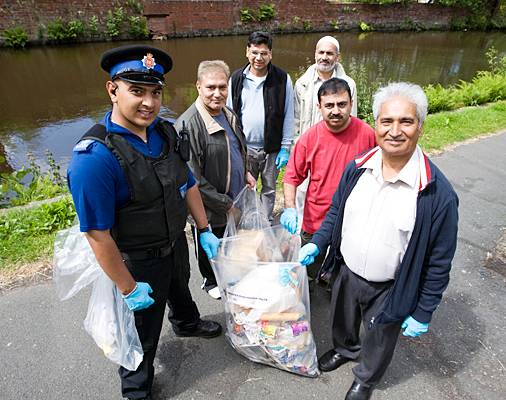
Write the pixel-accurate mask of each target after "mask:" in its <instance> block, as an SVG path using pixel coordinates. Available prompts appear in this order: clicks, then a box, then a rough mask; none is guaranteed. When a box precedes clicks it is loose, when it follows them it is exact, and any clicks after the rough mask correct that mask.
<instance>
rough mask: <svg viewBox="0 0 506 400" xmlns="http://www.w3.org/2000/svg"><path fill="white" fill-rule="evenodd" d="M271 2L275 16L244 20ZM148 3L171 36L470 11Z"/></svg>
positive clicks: (404, 24)
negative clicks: (249, 11)
mask: <svg viewBox="0 0 506 400" xmlns="http://www.w3.org/2000/svg"><path fill="white" fill-rule="evenodd" d="M266 3H269V4H270V3H272V4H274V6H275V7H274V8H275V10H276V12H277V15H276V18H275V19H274V20H273V21H269V22H265V23H263V24H259V23H242V22H241V19H240V10H241V9H243V8H249V9H252V10H258V8H259V6H260V5H262V4H266ZM144 4H145V6H144V14H145V15H146V16H147V17H148V20H149V28H150V30H151V31H152V32H155V33H157V34H161V35H170V36H182V35H183V36H186V35H190V36H191V35H202V34H206V33H215V34H220V33H221V34H227V33H240V32H249V31H252V30H255V29H258V28H261V27H264V28H265V27H267V28H270V29H275V30H281V31H282V30H286V31H293V30H296V31H297V30H299V31H303V30H305V29H307V30H331V29H335V28H334V27H335V25H336V23H337V26H338V27H339V28H338V29H354V28H357V26H358V24H359V23H360V22H362V21H363V22H366V23H367V24H369V25H371V26H373V27H374V28H375V29H399V28H404V29H406V28H409V27H413V25H416V24H418V25H419V26H420V27H422V26H424V27H426V28H430V29H438V28H439V29H448V28H449V27H450V24H451V19H452V17H455V16H462V15H465V12H464V11H462V10H455V9H451V8H446V7H440V6H435V5H426V4H416V3H413V4H409V5H407V6H403V5H391V6H384V5H383V6H381V5H371V4H336V3H335V2H332V1H327V0H305V1H296V0H242V1H228V0H222V1H205V0H193V1H192V0H189V1H182V0H174V1H170V0H169V1H167V0H166V1H162V0H155V1H149V0H146V1H145V3H144Z"/></svg>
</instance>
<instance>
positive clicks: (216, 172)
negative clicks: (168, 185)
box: [175, 60, 256, 299]
mask: <svg viewBox="0 0 506 400" xmlns="http://www.w3.org/2000/svg"><path fill="white" fill-rule="evenodd" d="M229 76H230V69H229V68H228V66H227V64H225V63H224V62H223V61H221V60H214V61H202V62H201V63H200V65H199V67H198V71H197V83H196V86H197V91H198V93H199V96H198V98H197V100H195V103H193V104H192V105H191V106H190V107H189V108H188V109H187V110H186V111H185V112H184V113H183V114H182V115H181V116H180V117H179V118H178V119H177V121H176V125H175V127H176V130H177V131H181V130H182V129H183V128H185V129H186V130H187V131H188V134H189V138H190V161H189V165H190V169H191V170H192V172H193V175H194V176H195V178H196V180H197V182H198V183H199V189H200V193H201V196H202V201H203V202H204V207H205V210H206V214H207V218H208V220H209V224H210V226H209V227H208V228H205V229H212V231H213V233H214V234H215V235H216V236H217V237H219V238H221V237H223V234H224V233H225V227H226V224H227V212H228V210H230V208H231V207H232V202H233V199H234V198H235V197H236V196H237V194H238V193H239V192H240V191H241V190H242V189H243V187H244V186H245V185H246V184H247V185H248V186H250V187H255V185H256V181H255V178H253V176H252V175H251V174H250V173H249V172H248V168H247V152H246V139H245V137H244V134H243V133H242V131H241V129H240V127H239V125H238V119H237V116H236V115H235V114H234V112H233V111H232V110H230V109H229V108H227V107H226V105H225V103H226V100H227V96H228V78H229ZM193 231H194V230H193ZM194 233H195V232H194ZM195 236H197V237H198V235H195ZM197 257H198V262H199V269H200V273H201V274H202V276H203V278H204V283H203V285H202V288H203V289H204V290H206V291H207V293H209V295H210V296H211V297H213V298H216V299H219V298H220V293H219V289H218V287H217V284H216V278H215V276H214V273H213V270H212V268H211V264H210V263H209V260H208V258H207V256H206V254H205V252H204V250H203V249H202V247H201V245H200V242H199V244H198V250H197Z"/></svg>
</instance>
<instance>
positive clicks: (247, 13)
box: [239, 8, 255, 23]
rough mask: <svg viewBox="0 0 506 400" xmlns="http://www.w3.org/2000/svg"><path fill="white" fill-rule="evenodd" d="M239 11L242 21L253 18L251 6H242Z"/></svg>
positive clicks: (252, 19) (245, 21)
mask: <svg viewBox="0 0 506 400" xmlns="http://www.w3.org/2000/svg"><path fill="white" fill-rule="evenodd" d="M239 12H240V13H241V22H242V23H248V22H253V21H254V20H255V14H254V12H253V10H252V9H251V8H242V9H241V10H240V11H239Z"/></svg>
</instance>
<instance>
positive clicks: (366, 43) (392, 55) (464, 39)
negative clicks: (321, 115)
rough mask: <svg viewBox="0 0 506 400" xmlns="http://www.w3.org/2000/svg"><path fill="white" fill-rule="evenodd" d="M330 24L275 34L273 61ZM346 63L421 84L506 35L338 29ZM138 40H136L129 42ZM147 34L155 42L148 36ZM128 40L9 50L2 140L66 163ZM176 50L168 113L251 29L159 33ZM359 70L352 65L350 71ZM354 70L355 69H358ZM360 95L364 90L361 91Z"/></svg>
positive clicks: (103, 105)
mask: <svg viewBox="0 0 506 400" xmlns="http://www.w3.org/2000/svg"><path fill="white" fill-rule="evenodd" d="M323 35H324V34H321V33H319V34H291V35H279V36H275V37H274V45H273V62H274V63H275V64H276V65H278V66H280V67H281V68H283V69H285V70H286V71H288V72H290V74H291V75H292V77H294V76H295V75H296V74H297V73H298V72H300V70H301V68H302V67H303V66H305V65H307V64H308V62H310V60H312V59H313V57H314V46H315V43H316V41H317V40H318V39H319V38H320V37H321V36H323ZM335 36H336V37H337V38H338V39H339V41H340V43H341V55H342V63H343V65H344V67H345V69H347V70H348V69H349V68H351V67H352V66H355V67H356V66H363V67H364V68H365V70H366V73H367V75H368V78H369V79H370V80H371V81H374V80H375V79H378V77H379V76H380V75H381V76H382V77H383V78H386V79H387V80H391V81H395V80H407V81H411V82H415V83H418V84H421V85H426V84H429V83H441V84H443V85H448V84H453V83H456V82H458V81H459V80H460V79H463V80H469V79H471V78H472V77H473V75H474V74H475V72H476V71H478V70H481V69H486V68H487V60H486V57H485V52H486V50H487V49H488V48H489V47H490V46H494V47H495V48H496V49H498V50H499V52H501V53H503V54H504V53H505V52H506V35H505V34H504V33H499V32H421V33H409V32H402V33H379V32H372V33H368V34H359V33H338V34H336V35H335ZM129 43H132V42H129ZM145 43H148V42H145ZM121 44H125V43H118V42H114V43H92V44H82V45H75V46H58V47H37V48H30V49H27V50H24V51H14V50H8V49H2V50H0V78H1V79H0V94H1V96H0V110H1V116H2V118H1V119H0V149H1V147H2V146H1V145H3V147H4V148H5V153H6V155H7V160H8V162H9V164H10V165H11V166H12V167H14V168H19V167H21V166H22V165H23V164H26V163H27V154H28V153H29V152H31V153H33V154H34V156H35V158H36V159H37V160H39V162H40V163H41V164H42V165H44V164H45V159H46V158H45V155H44V153H45V151H46V150H49V151H51V152H52V153H53V155H54V157H55V159H56V160H57V162H58V163H59V164H60V165H61V166H62V167H63V168H65V167H66V166H67V164H68V161H69V158H70V156H71V151H72V147H73V145H74V144H75V143H76V141H77V140H78V138H79V137H80V136H81V135H82V134H83V133H84V132H85V131H86V130H87V129H88V128H89V127H90V126H92V125H93V124H94V123H95V122H96V121H98V120H99V119H100V118H101V117H102V115H103V114H104V113H105V112H106V111H107V110H108V109H109V107H110V106H109V103H108V97H107V95H106V92H105V81H106V80H107V74H106V73H105V72H103V71H102V70H101V69H100V68H99V66H98V63H99V58H100V55H101V54H102V53H103V52H104V51H105V50H107V49H109V48H112V47H115V46H118V45H121ZM150 44H154V45H155V46H158V47H160V48H163V49H165V50H166V51H168V52H169V54H170V55H171V56H172V57H173V59H174V69H173V71H172V72H171V73H169V74H168V75H167V88H166V89H165V90H164V100H163V105H164V107H163V115H164V116H177V115H178V114H180V113H182V112H183V111H184V110H185V109H186V108H187V107H188V106H189V105H190V104H191V103H192V102H193V101H194V100H195V97H196V90H195V80H196V71H197V66H198V64H199V62H200V61H202V60H206V59H223V60H224V61H225V62H227V63H228V64H229V66H230V68H231V70H234V69H236V68H239V67H240V66H242V65H244V64H245V63H246V58H245V44H246V37H245V36H235V37H230V36H225V37H206V38H189V39H172V40H167V41H159V42H150ZM350 75H351V74H350ZM352 77H353V76H352ZM358 101H360V99H358Z"/></svg>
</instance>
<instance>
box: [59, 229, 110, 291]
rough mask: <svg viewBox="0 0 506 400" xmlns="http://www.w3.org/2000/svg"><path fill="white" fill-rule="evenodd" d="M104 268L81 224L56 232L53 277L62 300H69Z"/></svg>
mask: <svg viewBox="0 0 506 400" xmlns="http://www.w3.org/2000/svg"><path fill="white" fill-rule="evenodd" d="M101 271H102V268H100V265H98V262H97V259H96V258H95V255H94V254H93V251H92V250H91V247H90V244H89V243H88V241H87V240H86V237H85V236H84V233H82V232H80V231H79V225H74V226H72V227H70V228H68V229H65V230H63V231H60V232H58V233H57V234H56V239H55V242H54V263H53V279H54V282H55V283H56V292H57V294H58V298H59V299H60V300H67V299H70V298H71V297H72V296H74V295H75V294H76V293H77V292H79V291H80V290H81V289H82V288H84V287H86V286H88V285H89V284H90V283H92V282H93V281H95V279H97V278H98V277H99V276H100V272H101Z"/></svg>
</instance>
